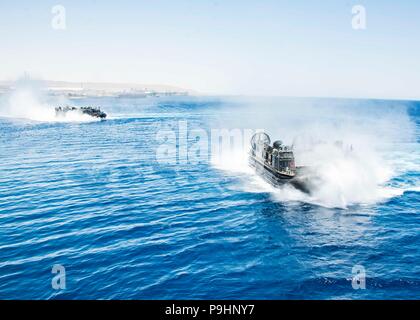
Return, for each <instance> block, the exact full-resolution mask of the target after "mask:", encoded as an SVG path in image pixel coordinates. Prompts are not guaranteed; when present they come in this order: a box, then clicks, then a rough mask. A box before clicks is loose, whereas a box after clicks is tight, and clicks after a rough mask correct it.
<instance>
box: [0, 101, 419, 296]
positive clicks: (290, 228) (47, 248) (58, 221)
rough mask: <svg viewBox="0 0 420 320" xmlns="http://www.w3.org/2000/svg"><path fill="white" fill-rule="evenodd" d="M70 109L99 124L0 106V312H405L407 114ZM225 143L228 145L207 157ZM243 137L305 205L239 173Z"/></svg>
mask: <svg viewBox="0 0 420 320" xmlns="http://www.w3.org/2000/svg"><path fill="white" fill-rule="evenodd" d="M51 103H52V102H51ZM71 103H73V104H75V105H80V106H82V105H88V104H90V105H99V106H101V107H102V109H103V110H104V111H106V112H107V113H108V114H109V119H108V120H106V121H91V120H90V119H86V118H83V117H79V116H78V115H74V116H72V117H69V118H67V119H66V118H65V119H55V118H54V114H52V113H51V109H50V108H49V107H47V106H46V103H45V101H44V102H40V101H39V97H35V96H34V95H31V94H29V95H28V94H26V93H24V94H17V95H13V96H12V97H9V96H8V97H2V100H1V102H0V115H2V117H1V118H0V160H1V161H0V298H1V299H202V298H205V299H225V298H229V299H387V298H391V299H401V298H408V299H416V298H417V299H418V298H419V297H420V215H419V185H420V178H419V169H420V160H419V159H420V158H419V155H420V149H419V138H420V131H419V130H420V129H419V128H420V123H419V121H420V117H419V110H420V109H419V107H420V104H419V103H416V102H404V101H380V100H339V99H292V98H247V99H245V98H227V97H199V98H198V97H196V98H194V97H159V98H147V99H116V98H96V99H78V100H74V101H71ZM224 129H225V130H228V132H229V134H232V135H234V136H235V137H234V138H229V141H230V144H228V147H226V148H224V147H220V148H214V145H215V143H216V140H217V141H219V143H220V144H221V145H222V142H221V141H222V140H220V139H216V138H214V139H213V136H215V137H216V136H217V134H218V133H220V132H221V131H220V130H224ZM257 129H262V130H266V131H267V132H268V133H269V134H270V135H271V137H272V139H273V140H277V139H282V140H283V141H284V142H285V143H288V144H292V143H293V145H294V148H295V154H296V161H297V163H298V165H306V166H310V167H312V170H313V172H314V176H315V178H314V186H313V192H312V193H311V194H310V195H307V194H303V193H301V192H299V191H297V190H294V189H293V188H291V187H288V186H285V187H283V188H279V189H276V188H273V187H272V186H270V185H267V184H266V183H265V182H264V181H262V180H261V179H260V178H259V177H258V176H255V174H254V173H253V172H252V170H250V169H249V168H248V167H247V165H246V151H247V147H248V138H247V137H248V136H247V134H248V133H246V132H250V131H252V130H257ZM225 132H226V131H225ZM235 139H236V140H235ZM56 264H59V265H62V266H63V267H64V268H65V272H66V273H65V276H66V282H65V284H66V288H65V289H63V290H55V289H54V288H53V287H52V284H51V283H52V279H53V277H54V276H55V274H52V267H53V265H56ZM355 266H356V269H357V268H358V267H357V266H360V267H362V269H360V267H359V269H358V270H362V271H363V270H364V272H365V273H364V275H365V284H366V286H365V289H354V288H353V286H352V283H353V284H354V281H353V279H354V276H355V270H356V269H354V268H355Z"/></svg>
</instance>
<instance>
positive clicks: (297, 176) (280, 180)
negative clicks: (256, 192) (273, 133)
mask: <svg viewBox="0 0 420 320" xmlns="http://www.w3.org/2000/svg"><path fill="white" fill-rule="evenodd" d="M249 165H250V166H251V167H252V168H254V169H255V172H256V173H257V174H258V175H259V176H261V177H262V178H263V179H264V180H266V181H267V182H269V183H270V184H271V185H273V186H274V187H281V186H283V185H284V184H286V183H289V184H291V185H292V186H293V187H295V188H296V189H299V190H300V191H303V192H305V193H309V186H308V183H307V182H306V181H305V179H304V177H303V175H302V173H303V172H304V170H305V168H304V167H296V164H295V157H294V154H293V147H292V146H287V145H284V144H283V143H282V141H280V140H277V141H275V142H274V143H273V144H272V145H271V140H270V137H269V136H268V135H267V134H266V133H264V132H257V133H256V134H254V135H253V136H252V138H251V150H250V153H249Z"/></svg>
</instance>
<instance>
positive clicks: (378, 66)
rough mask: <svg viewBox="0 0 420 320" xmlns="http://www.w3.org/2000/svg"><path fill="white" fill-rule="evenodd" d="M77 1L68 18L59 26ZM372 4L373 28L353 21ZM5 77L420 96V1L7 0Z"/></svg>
mask: <svg viewBox="0 0 420 320" xmlns="http://www.w3.org/2000/svg"><path fill="white" fill-rule="evenodd" d="M57 4H61V5H63V6H64V7H65V8H66V17H67V29H66V30H65V31H60V30H54V29H53V28H52V27H51V19H52V17H53V14H52V13H51V8H52V6H54V5H57ZM357 4H361V5H364V6H365V8H366V10H367V29H366V30H358V31H356V30H353V29H352V25H351V20H352V13H351V9H352V7H353V6H354V5H357ZM0 44H1V47H0V61H1V68H0V79H13V78H15V77H18V76H19V75H21V74H22V73H23V72H25V71H26V72H28V73H30V74H31V75H32V76H35V77H40V78H43V79H54V80H72V81H108V82H138V83H161V84H172V85H177V86H181V87H186V88H190V89H194V90H197V91H199V92H203V93H211V94H252V95H288V96H344V97H373V98H411V99H413V98H417V99H419V98H420V61H419V57H420V1H417V0H412V1H409V0H405V1H404V0H403V1H391V0H364V1H363V0H359V1H342V0H322V1H321V0H319V1H314V0H307V1H303V0H301V1H299V0H296V1H291V0H290V1H280V0H277V1H264V0H258V1H257V0H254V1H244V0H242V1H233V0H224V1H207V0H190V1H185V0H184V1H180V0H167V1H163V0H149V1H129V0H119V1H104V0H101V1H99V0H97V1H87V0H83V1H81V0H72V1H67V0H62V1H33V0H30V1H29V0H26V1H25V0H20V1H12V0H2V1H1V2H0Z"/></svg>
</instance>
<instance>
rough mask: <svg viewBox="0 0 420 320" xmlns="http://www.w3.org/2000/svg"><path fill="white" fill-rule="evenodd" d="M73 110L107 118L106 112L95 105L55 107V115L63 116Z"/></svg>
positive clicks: (94, 116)
mask: <svg viewBox="0 0 420 320" xmlns="http://www.w3.org/2000/svg"><path fill="white" fill-rule="evenodd" d="M71 111H79V112H81V113H82V114H87V115H88V116H91V117H93V118H99V119H105V118H106V116H107V115H106V113H105V112H103V111H101V109H100V108H94V107H81V108H78V107H72V106H65V107H56V108H55V115H56V116H59V117H62V116H65V115H66V114H67V113H68V112H71Z"/></svg>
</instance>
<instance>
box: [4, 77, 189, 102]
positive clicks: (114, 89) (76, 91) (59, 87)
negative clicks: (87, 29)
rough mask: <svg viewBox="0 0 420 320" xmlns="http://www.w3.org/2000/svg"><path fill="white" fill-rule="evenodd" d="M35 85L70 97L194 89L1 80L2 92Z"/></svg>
mask: <svg viewBox="0 0 420 320" xmlns="http://www.w3.org/2000/svg"><path fill="white" fill-rule="evenodd" d="M27 84H29V85H34V86H36V87H38V88H39V89H41V90H44V91H47V92H48V94H49V95H53V96H67V97H69V98H84V97H119V98H143V97H150V96H151V97H156V96H188V95H191V94H195V92H194V91H192V90H188V89H184V88H180V87H175V86H168V85H160V84H136V83H109V82H70V81H50V80H32V79H22V80H18V81H0V94H1V93H7V92H9V91H11V90H14V89H15V88H17V87H19V86H20V85H22V86H25V85H27Z"/></svg>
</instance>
